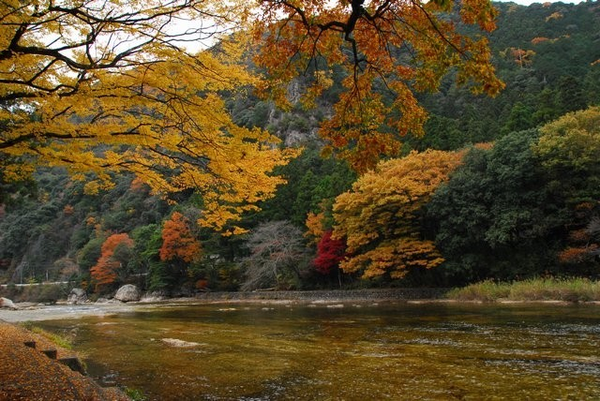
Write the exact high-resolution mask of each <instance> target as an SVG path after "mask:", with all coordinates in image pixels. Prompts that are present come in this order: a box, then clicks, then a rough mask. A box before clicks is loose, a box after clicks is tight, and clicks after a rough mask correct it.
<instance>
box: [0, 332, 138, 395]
mask: <svg viewBox="0 0 600 401" xmlns="http://www.w3.org/2000/svg"><path fill="white" fill-rule="evenodd" d="M83 371H84V369H83V366H82V365H81V363H80V362H79V359H78V358H77V357H76V356H74V355H73V354H72V353H71V352H69V351H67V350H64V349H61V348H60V347H57V346H56V345H55V344H54V343H52V342H51V341H49V340H47V339H46V338H45V337H43V336H40V335H37V334H35V333H32V332H29V331H28V330H25V329H23V328H21V327H18V326H15V325H12V324H8V323H5V322H2V321H0V401H18V400H21V401H33V400H36V401H37V400H40V401H41V400H44V401H81V400H90V401H109V400H110V401H128V400H129V398H128V397H127V396H125V394H123V393H122V392H121V391H120V390H118V389H114V388H102V387H100V386H99V385H98V384H96V383H95V382H94V381H93V380H92V379H90V378H89V377H87V376H84V375H83V374H82V372H83Z"/></svg>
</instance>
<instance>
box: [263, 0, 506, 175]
mask: <svg viewBox="0 0 600 401" xmlns="http://www.w3.org/2000/svg"><path fill="white" fill-rule="evenodd" d="M495 17H496V10H495V9H494V8H493V7H492V4H491V2H490V1H489V0H462V1H458V0H433V1H426V0H411V1H405V0H371V1H365V0H351V1H340V0H338V1H330V2H324V1H322V0H300V1H294V0H263V1H262V2H261V10H260V12H259V13H258V16H257V23H256V26H255V40H256V41H257V42H259V43H262V46H261V49H260V52H259V54H258V56H257V57H256V62H257V64H259V65H260V66H262V67H265V69H266V71H267V73H268V76H269V79H268V80H267V81H264V86H262V87H261V88H260V89H262V91H263V93H265V94H266V95H268V96H271V97H273V98H274V99H275V101H277V102H278V103H279V104H280V105H282V106H284V107H290V106H291V102H290V100H289V98H288V92H289V87H290V86H289V85H290V83H291V82H292V81H293V80H294V79H295V78H296V77H297V76H298V75H305V76H307V79H306V80H305V81H304V82H306V85H305V87H304V88H303V89H304V91H303V94H304V96H303V98H302V100H301V101H302V103H303V104H304V105H305V106H307V107H310V106H313V105H314V104H315V99H316V98H317V97H318V96H319V95H320V94H321V93H322V92H323V91H324V90H325V89H327V88H328V87H330V86H331V85H332V83H333V76H334V69H337V70H338V71H340V70H341V71H343V72H342V74H341V75H342V76H343V77H345V78H343V81H342V84H343V87H344V89H345V90H344V91H343V92H342V93H341V94H340V96H339V101H338V102H337V103H336V104H335V105H334V114H333V116H332V117H331V118H330V119H329V120H326V121H325V122H324V123H323V124H322V125H321V129H320V134H321V136H322V137H323V138H324V139H325V140H326V141H327V142H328V147H326V149H325V153H326V154H327V153H331V152H335V153H336V154H337V155H338V156H340V157H342V158H345V159H346V160H348V161H349V162H350V164H351V165H352V167H353V168H354V169H355V170H356V171H358V172H365V171H367V170H368V169H370V168H372V167H374V166H375V164H376V163H377V161H378V160H379V158H380V156H382V155H387V156H390V155H394V156H397V155H398V153H399V151H400V144H399V141H398V137H399V136H402V135H404V134H406V133H408V132H411V133H413V134H415V135H421V134H423V133H424V131H423V124H424V122H425V120H426V117H427V113H426V112H425V110H424V108H423V107H421V106H420V105H419V104H418V102H417V99H416V97H415V95H414V93H415V92H420V91H435V90H436V89H437V88H438V87H439V85H440V83H441V80H442V78H443V77H444V76H445V75H446V73H448V72H449V71H455V72H456V79H457V81H458V83H459V84H461V85H462V84H464V85H470V86H471V89H472V90H473V91H474V92H476V93H482V92H485V93H487V94H490V95H495V94H497V93H498V92H499V91H500V90H501V89H502V88H503V86H504V84H503V83H502V82H501V81H500V80H499V79H498V78H497V77H496V76H495V73H494V68H493V66H492V64H491V61H490V57H491V53H490V50H489V47H488V41H487V39H486V38H485V37H484V36H483V35H477V34H474V35H466V34H464V33H462V32H460V30H459V29H458V28H457V27H458V26H460V24H457V23H456V20H460V21H461V22H462V23H463V24H467V25H478V26H479V28H480V29H481V30H482V31H492V30H493V29H495V22H494V20H495ZM301 89H302V86H301Z"/></svg>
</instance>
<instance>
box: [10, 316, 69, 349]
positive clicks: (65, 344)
mask: <svg viewBox="0 0 600 401" xmlns="http://www.w3.org/2000/svg"><path fill="white" fill-rule="evenodd" d="M21 326H22V327H24V328H26V329H27V330H29V331H31V332H32V333H35V334H38V335H40V336H42V337H44V338H46V339H48V340H50V341H51V342H53V343H54V344H56V345H57V346H58V347H61V348H63V349H67V350H72V349H73V344H72V343H71V340H70V339H69V338H67V337H65V336H61V335H60V334H55V333H51V332H49V331H46V330H44V329H42V328H40V327H37V326H34V325H33V324H32V323H31V322H25V323H21Z"/></svg>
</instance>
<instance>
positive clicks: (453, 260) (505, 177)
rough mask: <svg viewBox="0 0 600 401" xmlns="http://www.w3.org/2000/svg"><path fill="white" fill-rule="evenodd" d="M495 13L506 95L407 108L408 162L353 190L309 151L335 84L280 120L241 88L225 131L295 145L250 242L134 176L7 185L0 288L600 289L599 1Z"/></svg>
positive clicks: (254, 218) (452, 97) (47, 176)
mask: <svg viewBox="0 0 600 401" xmlns="http://www.w3.org/2000/svg"><path fill="white" fill-rule="evenodd" d="M495 7H496V8H497V9H498V11H499V16H498V20H497V25H498V28H497V29H496V30H495V31H494V32H492V33H491V34H489V40H490V47H491V52H492V60H493V63H494V65H495V66H496V69H497V75H498V76H499V77H500V78H501V79H502V80H503V81H504V82H505V84H506V88H505V89H504V90H503V91H502V92H501V93H500V94H499V95H498V96H496V97H495V98H491V97H487V96H483V95H478V96H475V95H473V94H471V93H470V92H469V91H468V89H466V88H463V87H460V86H457V85H456V83H455V79H454V77H452V76H448V77H446V78H444V81H443V83H442V85H441V90H440V91H438V92H437V93H434V94H423V93H422V94H419V95H418V97H419V101H420V102H421V103H422V104H423V105H424V106H425V109H426V110H427V111H428V113H429V120H428V121H427V123H426V124H425V131H426V133H425V135H424V136H422V137H421V136H414V135H411V134H410V133H409V134H408V135H406V136H405V137H404V138H403V148H402V152H403V154H404V155H405V157H404V158H402V159H396V160H392V161H388V162H384V163H382V164H381V165H379V166H378V167H377V169H375V170H374V171H373V172H371V173H368V174H365V175H363V176H361V177H360V178H359V177H358V176H357V174H356V173H355V172H354V171H352V170H351V169H350V168H349V167H348V165H347V164H346V162H345V161H341V160H338V159H334V158H323V157H321V155H320V153H321V148H322V146H323V141H322V140H321V139H319V136H318V132H317V131H318V125H319V123H320V122H321V121H323V119H325V118H327V117H329V116H331V115H332V107H333V104H334V103H335V101H336V100H337V99H338V98H339V96H340V92H341V89H340V87H339V83H340V81H341V79H342V77H341V76H338V77H336V76H334V77H333V80H334V85H333V86H332V87H330V88H328V89H326V90H325V91H324V92H323V93H322V94H321V95H320V97H319V98H318V99H317V101H316V103H317V106H316V107H314V108H309V109H306V108H303V107H302V106H301V105H300V103H299V102H297V97H298V96H297V92H298V88H297V87H296V86H302V85H303V84H304V83H303V80H302V79H297V80H296V81H295V82H294V83H293V85H290V87H289V88H288V97H289V98H290V99H291V102H292V107H291V110H289V111H282V110H280V109H278V108H276V107H275V106H274V105H273V103H272V102H270V101H267V100H264V99H262V98H259V97H257V96H256V95H255V94H254V93H253V91H252V89H248V91H247V92H246V93H245V95H244V96H241V95H236V96H231V97H229V98H227V99H226V100H225V107H226V108H227V109H228V110H229V111H230V112H231V115H232V116H233V121H234V122H235V123H236V124H239V125H240V126H242V127H245V128H248V129H252V128H254V127H260V128H263V129H266V130H268V131H269V132H270V133H271V134H273V135H275V136H277V137H279V138H280V139H281V140H282V144H281V145H280V146H281V147H282V148H283V147H295V148H298V147H302V148H303V152H302V153H301V154H300V155H299V156H298V157H296V158H295V159H293V160H292V161H291V162H290V163H289V164H288V165H286V166H278V167H276V172H277V173H279V174H281V175H282V176H283V177H284V178H285V179H286V180H287V184H285V185H280V186H279V188H278V191H277V193H276V195H275V196H274V197H272V198H271V199H267V200H265V201H262V202H261V203H260V204H259V206H260V208H261V210H260V211H249V212H247V213H246V214H245V215H244V218H243V220H242V221H241V222H240V223H239V224H238V226H239V228H241V229H247V230H248V232H247V233H245V234H240V235H233V236H223V235H221V234H219V233H216V232H214V231H212V230H211V229H210V228H206V227H202V226H200V225H198V223H197V221H198V219H199V218H200V217H201V216H202V213H203V207H204V206H205V202H206V199H203V198H202V197H201V196H199V195H197V194H194V193H193V191H191V190H183V191H180V192H178V193H176V194H175V195H172V196H171V197H169V198H166V197H160V196H156V195H153V194H152V191H151V189H150V188H149V187H148V186H147V185H145V184H143V183H141V182H139V181H138V180H136V179H134V177H133V176H132V175H128V174H122V175H119V176H116V177H115V185H114V187H113V188H112V189H101V190H99V192H98V193H92V192H90V191H86V190H84V184H83V183H81V182H77V181H72V180H71V179H70V178H69V175H68V174H67V172H66V171H64V170H61V169H50V168H42V169H40V170H39V171H38V172H37V173H36V174H35V176H34V177H35V181H30V182H24V183H19V184H10V185H9V184H4V183H2V182H1V181H0V183H1V185H2V188H1V190H2V193H1V198H0V200H1V201H2V202H3V204H2V206H1V208H0V282H28V281H43V280H77V281H78V282H80V283H81V285H82V286H84V287H86V288H87V289H89V290H90V291H96V292H97V293H105V292H110V291H112V290H114V289H115V287H116V286H117V285H118V284H122V283H125V282H135V283H137V284H140V285H141V286H143V287H145V288H146V289H148V290H151V291H155V290H161V291H165V292H170V293H172V294H173V293H181V292H183V293H192V292H193V291H197V290H206V289H209V290H238V289H240V288H243V289H246V290H248V289H254V288H271V287H277V288H326V287H331V286H339V285H345V286H363V285H365V286H367V285H381V286H389V285H399V286H403V285H456V284H464V283H468V282H473V281H477V280H483V279H488V278H492V279H504V280H511V279H516V278H525V277H530V276H539V275H546V274H548V275H556V276H561V275H565V276H568V275H578V276H588V277H592V276H593V277H597V276H599V275H600V263H598V262H597V260H596V259H597V255H598V245H596V244H597V242H598V235H599V233H600V223H599V221H600V216H599V215H598V211H599V210H600V209H599V207H598V200H599V199H600V190H599V189H598V188H600V185H598V184H599V182H598V180H599V178H598V177H600V174H599V173H600V162H599V160H600V158H599V157H598V155H599V153H598V152H599V150H600V128H599V127H600V109H598V107H595V108H594V107H593V106H600V5H599V4H598V2H590V1H588V2H586V3H580V4H577V5H572V4H563V3H546V4H537V3H536V4H533V5H531V6H529V7H524V6H519V5H516V4H514V3H496V4H495ZM465 29H466V28H465ZM340 74H341V72H340ZM451 75H452V74H451ZM584 110H586V111H584ZM572 112H577V114H568V113H572ZM428 149H429V150H428ZM417 151H418V152H421V153H417ZM438 151H439V152H438ZM231 157H235V155H232V156H231ZM0 178H1V176H0ZM353 184H354V185H353ZM351 188H352V189H351ZM346 191H350V192H347V193H346V194H345V195H343V196H339V195H340V194H342V193H345V192H346ZM402 194H405V195H406V194H407V195H406V199H405V198H403V196H404V195H402ZM361 202H362V203H361ZM363 203H364V204H363ZM366 225H368V226H369V227H370V228H369V229H367V228H366ZM332 230H333V236H332V235H331V234H332ZM232 231H233V230H232ZM346 241H348V242H347V243H346ZM273 255H276V257H274V256H273ZM315 259H316V261H315ZM340 263H341V265H340ZM340 266H341V268H342V270H340Z"/></svg>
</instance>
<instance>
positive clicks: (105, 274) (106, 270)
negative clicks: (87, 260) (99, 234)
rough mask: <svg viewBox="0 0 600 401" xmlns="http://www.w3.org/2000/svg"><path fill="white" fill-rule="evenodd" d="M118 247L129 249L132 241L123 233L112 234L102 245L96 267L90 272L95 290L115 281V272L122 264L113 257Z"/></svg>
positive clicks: (121, 261) (131, 246)
mask: <svg viewBox="0 0 600 401" xmlns="http://www.w3.org/2000/svg"><path fill="white" fill-rule="evenodd" d="M119 247H126V248H129V249H131V248H133V240H132V239H131V238H129V235H127V234H125V233H123V234H113V235H111V236H109V237H108V238H107V239H106V241H104V243H103V244H102V249H101V251H102V253H101V255H100V258H99V259H98V262H97V263H96V265H95V266H93V267H92V268H91V270H90V273H91V275H92V278H93V279H94V281H95V282H96V290H98V289H99V288H101V287H102V286H105V285H109V284H112V283H114V282H115V281H116V279H117V276H118V273H117V272H118V270H119V269H120V268H121V267H122V264H123V262H124V261H123V260H119V258H117V257H115V256H116V255H115V251H116V250H117V248H119Z"/></svg>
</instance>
